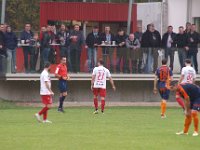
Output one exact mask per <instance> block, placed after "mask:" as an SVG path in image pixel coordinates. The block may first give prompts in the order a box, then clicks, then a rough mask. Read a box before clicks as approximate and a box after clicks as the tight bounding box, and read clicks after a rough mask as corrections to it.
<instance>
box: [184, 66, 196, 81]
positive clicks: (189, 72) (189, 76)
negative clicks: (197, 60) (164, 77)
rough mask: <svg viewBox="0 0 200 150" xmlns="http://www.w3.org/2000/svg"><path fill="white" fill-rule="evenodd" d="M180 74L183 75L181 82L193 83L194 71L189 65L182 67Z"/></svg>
mask: <svg viewBox="0 0 200 150" xmlns="http://www.w3.org/2000/svg"><path fill="white" fill-rule="evenodd" d="M181 75H183V76H184V78H183V80H182V82H181V83H193V82H194V79H195V78H196V71H195V70H194V68H193V67H191V66H186V67H183V68H182V71H181Z"/></svg>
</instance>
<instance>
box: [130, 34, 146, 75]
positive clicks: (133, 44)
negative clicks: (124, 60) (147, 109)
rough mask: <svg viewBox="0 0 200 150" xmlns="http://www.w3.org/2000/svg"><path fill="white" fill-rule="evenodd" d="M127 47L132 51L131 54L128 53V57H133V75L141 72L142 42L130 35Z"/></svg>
mask: <svg viewBox="0 0 200 150" xmlns="http://www.w3.org/2000/svg"><path fill="white" fill-rule="evenodd" d="M126 47H127V48H128V49H129V50H130V51H129V52H130V53H127V57H129V58H130V57H131V66H132V68H131V69H132V73H138V72H141V70H140V69H141V64H142V53H141V51H140V49H139V48H140V41H139V40H138V39H137V38H135V36H134V34H132V33H131V34H130V35H129V38H128V39H127V40H126ZM138 60H139V63H138Z"/></svg>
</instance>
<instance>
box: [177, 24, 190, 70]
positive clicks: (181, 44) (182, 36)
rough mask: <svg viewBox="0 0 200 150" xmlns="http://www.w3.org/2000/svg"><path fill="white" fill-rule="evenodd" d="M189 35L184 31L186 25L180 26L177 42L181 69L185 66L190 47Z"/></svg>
mask: <svg viewBox="0 0 200 150" xmlns="http://www.w3.org/2000/svg"><path fill="white" fill-rule="evenodd" d="M188 41H189V39H188V35H187V34H186V33H185V32H184V27H183V26H180V27H179V33H178V34H177V36H176V39H175V42H176V45H177V49H178V57H179V62H180V67H181V68H180V70H181V69H182V68H183V67H184V62H185V59H186V56H187V51H188V50H189V47H188Z"/></svg>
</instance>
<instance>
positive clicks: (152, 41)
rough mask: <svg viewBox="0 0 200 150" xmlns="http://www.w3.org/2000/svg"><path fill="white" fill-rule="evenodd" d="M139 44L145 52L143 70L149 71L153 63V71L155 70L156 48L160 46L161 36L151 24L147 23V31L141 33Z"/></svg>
mask: <svg viewBox="0 0 200 150" xmlns="http://www.w3.org/2000/svg"><path fill="white" fill-rule="evenodd" d="M141 44H142V47H143V48H145V53H146V54H147V58H146V64H145V68H144V71H145V73H151V72H152V64H153V72H155V71H156V69H157V67H158V48H160V46H161V36H160V33H159V32H158V31H157V30H155V27H154V25H153V24H148V25H147V31H146V32H145V33H144V34H143V35H142V42H141Z"/></svg>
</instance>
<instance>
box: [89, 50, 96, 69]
mask: <svg viewBox="0 0 200 150" xmlns="http://www.w3.org/2000/svg"><path fill="white" fill-rule="evenodd" d="M87 52H88V53H87V54H88V71H89V72H92V69H93V68H94V67H95V66H96V64H97V49H96V48H88V49H87Z"/></svg>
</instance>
